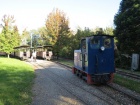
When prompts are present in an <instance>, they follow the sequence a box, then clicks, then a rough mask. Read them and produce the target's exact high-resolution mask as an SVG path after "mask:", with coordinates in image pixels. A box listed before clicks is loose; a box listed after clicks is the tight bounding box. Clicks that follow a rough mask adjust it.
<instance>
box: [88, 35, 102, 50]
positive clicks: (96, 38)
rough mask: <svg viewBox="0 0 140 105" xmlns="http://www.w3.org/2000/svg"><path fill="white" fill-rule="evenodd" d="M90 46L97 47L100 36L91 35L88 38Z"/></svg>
mask: <svg viewBox="0 0 140 105" xmlns="http://www.w3.org/2000/svg"><path fill="white" fill-rule="evenodd" d="M90 43H91V47H92V48H94V49H98V48H99V46H100V38H99V37H93V38H91V39H90Z"/></svg>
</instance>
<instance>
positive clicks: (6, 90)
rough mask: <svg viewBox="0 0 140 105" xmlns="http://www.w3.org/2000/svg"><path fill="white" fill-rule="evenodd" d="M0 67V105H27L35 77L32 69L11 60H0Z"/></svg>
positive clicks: (23, 63) (22, 63) (29, 101)
mask: <svg viewBox="0 0 140 105" xmlns="http://www.w3.org/2000/svg"><path fill="white" fill-rule="evenodd" d="M0 67H1V69H0V105H29V104H30V103H31V100H32V99H31V98H32V93H31V88H32V84H33V79H34V77H35V75H34V71H33V68H32V67H31V66H30V65H28V64H26V63H25V62H22V61H19V60H16V59H11V58H10V59H8V58H0Z"/></svg>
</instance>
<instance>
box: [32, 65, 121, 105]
mask: <svg viewBox="0 0 140 105" xmlns="http://www.w3.org/2000/svg"><path fill="white" fill-rule="evenodd" d="M36 64H37V65H39V66H41V67H42V68H44V69H46V67H44V65H41V64H38V63H36ZM33 65H34V66H35V67H37V65H35V64H33ZM48 71H49V72H51V74H53V75H55V77H58V78H62V79H63V80H65V81H67V82H68V83H70V84H72V85H74V86H75V87H77V88H79V89H82V90H83V91H85V92H87V93H88V94H90V95H92V96H96V97H97V98H99V99H101V100H103V101H105V102H106V103H108V104H109V105H114V103H115V104H116V105H119V104H120V102H116V100H115V99H112V97H110V96H108V95H105V96H106V97H105V96H104V95H103V96H99V93H98V94H97V93H96V92H94V90H93V91H91V90H86V89H85V88H83V87H82V86H80V85H77V84H75V83H73V82H72V81H70V80H68V79H66V78H64V77H62V76H61V75H58V74H56V73H54V72H52V71H50V70H48ZM53 81H54V82H55V83H57V84H58V85H59V86H61V87H62V88H64V89H66V90H67V91H68V92H70V93H72V94H73V95H74V96H76V97H77V98H78V99H80V100H81V101H82V102H84V103H85V104H88V105H93V104H91V103H87V101H84V99H81V97H80V96H79V95H75V93H73V92H72V91H70V90H68V89H67V88H65V87H63V84H61V83H60V82H59V83H58V82H57V81H56V80H53ZM91 88H92V87H91ZM110 98H111V99H110ZM114 100H115V101H114Z"/></svg>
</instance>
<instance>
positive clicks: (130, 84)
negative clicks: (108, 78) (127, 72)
mask: <svg viewBox="0 0 140 105" xmlns="http://www.w3.org/2000/svg"><path fill="white" fill-rule="evenodd" d="M114 82H115V83H117V84H119V85H121V86H124V87H127V88H128V89H130V90H133V91H135V92H137V93H140V82H138V81H134V80H132V79H129V78H125V77H122V76H120V75H118V74H115V77H114Z"/></svg>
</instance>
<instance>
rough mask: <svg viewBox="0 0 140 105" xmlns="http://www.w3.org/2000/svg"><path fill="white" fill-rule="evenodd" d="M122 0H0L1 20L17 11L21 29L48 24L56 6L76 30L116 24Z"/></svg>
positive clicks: (15, 16)
mask: <svg viewBox="0 0 140 105" xmlns="http://www.w3.org/2000/svg"><path fill="white" fill-rule="evenodd" d="M120 2H121V0H0V24H3V23H2V21H1V20H2V18H3V15H5V14H6V15H13V16H14V19H15V20H16V22H15V24H16V25H17V26H18V29H19V31H20V32H22V31H23V30H24V29H25V28H26V29H27V30H32V29H38V28H40V27H43V26H45V21H46V20H47V16H48V15H49V13H51V12H52V10H53V9H54V8H58V9H59V10H61V11H63V12H64V13H65V14H66V17H67V18H68V19H69V26H70V28H71V29H72V30H76V29H77V28H78V27H80V28H82V29H84V28H85V27H88V28H90V29H94V28H96V27H101V28H105V27H112V26H114V24H113V20H114V15H115V14H116V13H117V12H118V9H119V5H120Z"/></svg>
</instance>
